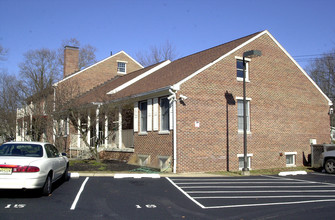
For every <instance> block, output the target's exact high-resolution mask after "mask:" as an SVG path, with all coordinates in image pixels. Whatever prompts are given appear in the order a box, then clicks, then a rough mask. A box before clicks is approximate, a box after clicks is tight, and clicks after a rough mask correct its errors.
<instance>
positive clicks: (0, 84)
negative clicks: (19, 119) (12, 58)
mask: <svg viewBox="0 0 335 220" xmlns="http://www.w3.org/2000/svg"><path fill="white" fill-rule="evenodd" d="M21 88H22V82H20V81H19V80H17V79H16V77H15V76H11V75H8V74H6V73H5V72H1V73H0V121H1V123H0V136H2V137H3V138H4V139H12V138H14V137H15V133H16V123H15V121H16V109H17V108H18V107H19V106H20V105H21V101H22V98H23V97H22V92H21V91H22V90H21Z"/></svg>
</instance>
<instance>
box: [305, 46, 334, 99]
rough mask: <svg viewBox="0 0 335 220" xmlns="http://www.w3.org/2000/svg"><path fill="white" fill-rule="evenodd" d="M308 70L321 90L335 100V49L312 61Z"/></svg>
mask: <svg viewBox="0 0 335 220" xmlns="http://www.w3.org/2000/svg"><path fill="white" fill-rule="evenodd" d="M307 71H308V72H309V75H310V76H311V78H312V79H313V80H314V81H315V82H316V84H318V86H319V87H320V88H321V90H322V91H323V92H324V93H325V94H326V95H327V96H328V97H329V98H331V99H332V101H335V49H334V50H333V51H332V52H330V53H325V54H323V55H322V56H321V57H320V58H317V59H315V60H314V61H312V62H311V63H310V64H309V66H308V67H307Z"/></svg>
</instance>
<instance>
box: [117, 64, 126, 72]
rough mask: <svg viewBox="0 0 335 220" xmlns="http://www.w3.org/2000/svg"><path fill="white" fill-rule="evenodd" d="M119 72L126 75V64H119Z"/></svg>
mask: <svg viewBox="0 0 335 220" xmlns="http://www.w3.org/2000/svg"><path fill="white" fill-rule="evenodd" d="M117 72H118V73H126V63H125V62H117Z"/></svg>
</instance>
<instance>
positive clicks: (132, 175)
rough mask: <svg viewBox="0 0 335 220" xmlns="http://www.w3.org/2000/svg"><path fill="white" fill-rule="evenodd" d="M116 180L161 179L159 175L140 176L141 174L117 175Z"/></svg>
mask: <svg viewBox="0 0 335 220" xmlns="http://www.w3.org/2000/svg"><path fill="white" fill-rule="evenodd" d="M114 178H115V179H121V178H135V179H140V178H154V179H158V178H161V176H160V175H159V174H140V173H138V174H137V173H134V174H132V173H129V174H128V173H116V174H115V175H114Z"/></svg>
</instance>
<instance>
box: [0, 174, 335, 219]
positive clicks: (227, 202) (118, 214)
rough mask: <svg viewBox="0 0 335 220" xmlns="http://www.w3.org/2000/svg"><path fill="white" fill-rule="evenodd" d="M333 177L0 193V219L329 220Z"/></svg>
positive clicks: (93, 184) (74, 183) (88, 184)
mask: <svg viewBox="0 0 335 220" xmlns="http://www.w3.org/2000/svg"><path fill="white" fill-rule="evenodd" d="M334 208H335V175H328V174H322V173H314V174H308V175H299V176H287V177H279V176H250V177H187V178H186V177H179V176H174V177H161V178H157V179H156V178H121V179H116V178H113V177H79V178H71V180H70V181H68V182H64V183H59V184H56V185H55V189H54V191H53V193H52V195H50V196H49V197H40V196H36V194H35V192H34V191H29V192H22V191H10V192H8V191H6V192H4V191H0V216H1V219H45V218H48V219H59V218H64V219H301V218H304V219H315V218H323V219H324V218H333V217H334V213H333V210H334Z"/></svg>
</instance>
